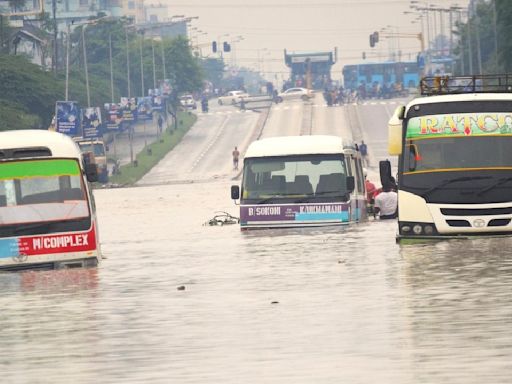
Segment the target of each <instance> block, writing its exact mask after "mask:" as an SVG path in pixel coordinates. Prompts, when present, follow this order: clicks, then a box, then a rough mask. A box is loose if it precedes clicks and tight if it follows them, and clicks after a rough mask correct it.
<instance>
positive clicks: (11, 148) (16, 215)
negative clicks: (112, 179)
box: [0, 130, 100, 270]
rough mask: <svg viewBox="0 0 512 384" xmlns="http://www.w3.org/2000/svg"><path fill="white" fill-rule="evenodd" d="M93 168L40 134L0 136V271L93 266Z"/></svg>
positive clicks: (68, 143)
mask: <svg viewBox="0 0 512 384" xmlns="http://www.w3.org/2000/svg"><path fill="white" fill-rule="evenodd" d="M96 180H97V169H96V165H95V164H88V163H86V162H85V161H84V159H83V157H82V154H81V152H80V149H79V148H78V146H77V144H75V142H73V140H72V139H71V138H70V137H68V136H65V135H63V134H60V133H56V132H50V131H43V130H24V131H7V132H1V133H0V270H20V269H54V268H72V267H81V266H95V265H97V263H98V261H99V260H100V247H99V241H98V232H97V231H98V225H97V222H96V213H95V206H94V200H93V196H92V191H91V189H90V187H89V182H91V181H96Z"/></svg>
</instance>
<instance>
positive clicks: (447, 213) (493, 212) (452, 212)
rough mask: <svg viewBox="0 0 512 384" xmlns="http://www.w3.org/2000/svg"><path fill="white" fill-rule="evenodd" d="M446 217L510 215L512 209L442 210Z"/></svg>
mask: <svg viewBox="0 0 512 384" xmlns="http://www.w3.org/2000/svg"><path fill="white" fill-rule="evenodd" d="M441 213H442V214H443V215H445V216H487V215H510V214H512V207H505V208H475V209H471V208H441Z"/></svg>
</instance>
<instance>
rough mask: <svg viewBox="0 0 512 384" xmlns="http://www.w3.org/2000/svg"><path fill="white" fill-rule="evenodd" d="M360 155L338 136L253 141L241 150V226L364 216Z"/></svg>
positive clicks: (235, 194)
mask: <svg viewBox="0 0 512 384" xmlns="http://www.w3.org/2000/svg"><path fill="white" fill-rule="evenodd" d="M364 188H365V186H364V175H363V168H362V164H361V157H360V154H359V152H358V151H357V148H356V147H355V145H353V144H352V143H349V142H347V143H344V142H343V140H342V138H341V137H337V136H320V135H318V136H316V135H314V136H287V137H275V138H268V139H262V140H258V141H255V142H253V143H252V144H251V145H250V146H249V148H248V149H247V152H246V153H245V156H244V168H243V179H242V187H241V189H240V187H239V186H238V185H234V186H232V187H231V197H232V198H233V199H234V200H238V199H240V225H241V229H252V228H276V227H314V226H326V225H344V224H349V223H353V222H358V221H361V220H365V219H366V218H367V212H366V198H365V189H364Z"/></svg>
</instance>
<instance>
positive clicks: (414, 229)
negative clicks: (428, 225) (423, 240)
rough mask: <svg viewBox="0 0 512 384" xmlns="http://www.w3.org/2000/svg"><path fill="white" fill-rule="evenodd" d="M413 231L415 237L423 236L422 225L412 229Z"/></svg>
mask: <svg viewBox="0 0 512 384" xmlns="http://www.w3.org/2000/svg"><path fill="white" fill-rule="evenodd" d="M412 231H413V232H414V234H415V235H421V232H422V231H423V228H422V227H421V225H419V224H416V225H415V226H414V227H412Z"/></svg>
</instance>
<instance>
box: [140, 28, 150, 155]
mask: <svg viewBox="0 0 512 384" xmlns="http://www.w3.org/2000/svg"><path fill="white" fill-rule="evenodd" d="M143 43H144V30H141V37H140V82H141V86H142V97H144V96H145V92H144V90H145V89H146V88H145V87H144V62H143V60H142V44H143ZM143 121H144V148H146V147H147V146H148V138H147V136H146V117H145V116H144V120H143Z"/></svg>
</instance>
